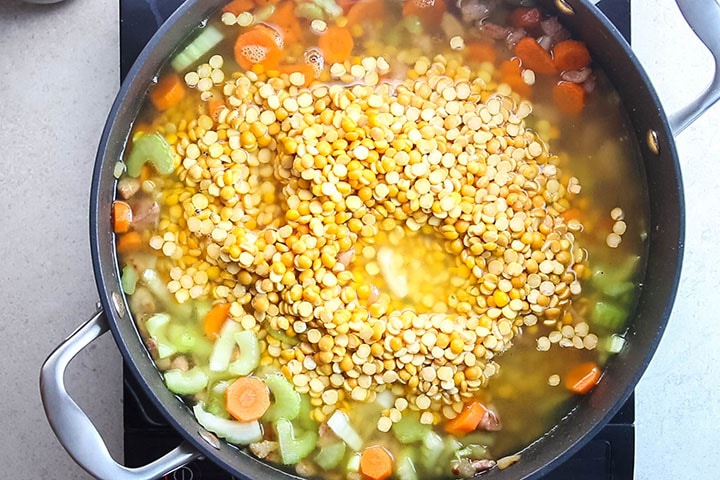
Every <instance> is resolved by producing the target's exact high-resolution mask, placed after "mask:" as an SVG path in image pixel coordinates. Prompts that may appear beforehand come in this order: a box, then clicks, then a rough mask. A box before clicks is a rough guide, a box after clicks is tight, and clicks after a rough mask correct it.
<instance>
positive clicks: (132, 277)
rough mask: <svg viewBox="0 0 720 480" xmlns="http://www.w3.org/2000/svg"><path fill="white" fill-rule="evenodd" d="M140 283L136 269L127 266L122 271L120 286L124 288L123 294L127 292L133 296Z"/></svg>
mask: <svg viewBox="0 0 720 480" xmlns="http://www.w3.org/2000/svg"><path fill="white" fill-rule="evenodd" d="M137 282H138V273H137V270H135V268H133V267H132V266H131V265H125V267H123V269H122V274H121V275H120V285H121V286H122V290H123V292H125V293H126V294H128V295H132V294H134V293H135V288H136V287H137Z"/></svg>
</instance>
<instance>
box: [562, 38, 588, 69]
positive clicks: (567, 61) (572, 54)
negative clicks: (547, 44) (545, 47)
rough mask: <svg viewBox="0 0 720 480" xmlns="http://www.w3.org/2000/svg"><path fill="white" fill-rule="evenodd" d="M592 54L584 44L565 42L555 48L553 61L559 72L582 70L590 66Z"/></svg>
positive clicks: (572, 41) (575, 41) (573, 41)
mask: <svg viewBox="0 0 720 480" xmlns="http://www.w3.org/2000/svg"><path fill="white" fill-rule="evenodd" d="M590 60H591V59H590V52H589V51H588V49H587V46H586V45H585V43H584V42H581V41H578V40H563V41H562V42H558V43H557V44H556V45H555V46H554V47H553V61H554V62H555V66H556V67H557V69H558V70H580V69H581V68H583V67H587V66H588V65H590Z"/></svg>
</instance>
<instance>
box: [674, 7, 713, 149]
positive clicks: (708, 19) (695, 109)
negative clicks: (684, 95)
mask: <svg viewBox="0 0 720 480" xmlns="http://www.w3.org/2000/svg"><path fill="white" fill-rule="evenodd" d="M675 3H677V6H678V7H679V8H680V12H681V13H682V14H683V17H685V20H686V21H687V23H688V25H690V28H692V29H693V32H695V35H697V36H698V38H699V39H700V40H701V41H702V42H703V43H704V44H705V46H706V47H707V48H708V50H710V53H712V56H713V59H714V60H715V72H714V75H713V79H712V81H711V82H710V85H709V86H708V87H707V88H706V89H705V91H704V92H703V93H702V94H700V96H699V97H698V98H696V99H695V100H694V101H693V102H691V103H690V104H689V105H686V106H685V107H684V108H682V109H680V110H679V111H677V112H675V113H673V114H672V115H670V118H669V121H670V130H671V131H672V132H673V135H677V134H678V133H680V132H682V131H683V130H685V128H686V127H687V126H688V125H690V124H691V123H692V122H694V121H695V120H696V119H697V118H698V117H699V116H700V115H702V114H703V113H704V112H705V111H706V110H707V109H709V108H710V107H712V106H713V104H714V103H715V102H717V101H718V100H720V28H719V27H720V4H718V2H717V0H709V1H706V2H700V1H698V0H675Z"/></svg>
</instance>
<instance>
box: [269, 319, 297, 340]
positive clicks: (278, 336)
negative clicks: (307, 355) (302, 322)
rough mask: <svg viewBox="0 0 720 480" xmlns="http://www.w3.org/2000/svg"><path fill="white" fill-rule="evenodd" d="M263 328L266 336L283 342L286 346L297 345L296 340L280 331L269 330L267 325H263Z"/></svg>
mask: <svg viewBox="0 0 720 480" xmlns="http://www.w3.org/2000/svg"><path fill="white" fill-rule="evenodd" d="M265 327H266V328H265V331H267V333H268V335H270V336H271V337H273V338H274V339H275V340H278V341H280V342H283V343H285V344H287V345H297V343H298V341H297V338H293V337H291V336H290V335H288V334H287V333H285V332H283V331H281V330H275V329H273V328H270V327H269V326H268V325H267V323H266V324H265Z"/></svg>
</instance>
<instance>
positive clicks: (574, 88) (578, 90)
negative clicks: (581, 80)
mask: <svg viewBox="0 0 720 480" xmlns="http://www.w3.org/2000/svg"><path fill="white" fill-rule="evenodd" d="M552 96H553V103H555V106H556V107H557V108H558V110H560V111H561V112H562V113H565V114H568V115H577V114H578V113H580V112H581V111H582V109H583V107H584V106H585V89H584V88H583V87H582V86H580V85H578V84H577V83H570V82H559V83H558V84H557V85H555V86H554V87H553V91H552Z"/></svg>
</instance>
